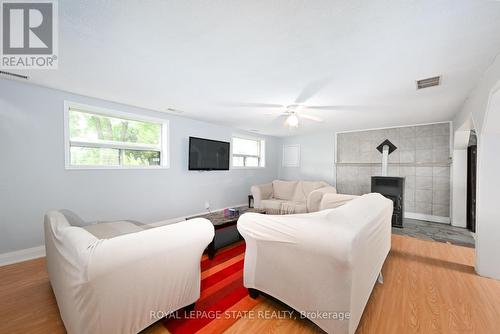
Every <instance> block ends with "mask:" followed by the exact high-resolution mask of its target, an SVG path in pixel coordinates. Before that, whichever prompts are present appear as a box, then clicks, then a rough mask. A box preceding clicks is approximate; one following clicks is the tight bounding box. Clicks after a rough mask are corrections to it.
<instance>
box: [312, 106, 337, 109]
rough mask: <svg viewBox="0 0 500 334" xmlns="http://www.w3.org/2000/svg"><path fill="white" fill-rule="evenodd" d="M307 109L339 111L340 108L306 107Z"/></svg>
mask: <svg viewBox="0 0 500 334" xmlns="http://www.w3.org/2000/svg"><path fill="white" fill-rule="evenodd" d="M304 108H306V109H316V110H337V109H339V106H304Z"/></svg>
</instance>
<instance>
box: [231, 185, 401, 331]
mask: <svg viewBox="0 0 500 334" xmlns="http://www.w3.org/2000/svg"><path fill="white" fill-rule="evenodd" d="M392 210H393V203H392V201H390V200H389V199H387V198H385V197H383V196H382V195H380V194H375V193H373V194H367V195H363V196H360V197H358V198H355V199H353V200H351V201H349V202H348V203H346V204H344V205H342V206H340V207H338V208H335V209H327V210H324V211H319V212H314V213H307V214H297V215H287V216H272V215H262V214H256V213H246V214H244V215H242V216H241V217H240V219H239V220H238V231H239V232H240V234H241V235H242V236H243V238H245V241H246V252H245V266H244V285H245V287H247V288H249V289H255V290H250V293H251V296H255V295H256V294H257V293H258V291H261V292H264V293H266V294H268V295H271V296H273V297H275V298H277V299H279V300H281V301H282V302H284V303H286V304H288V305H289V306H291V307H293V308H294V309H295V310H297V311H299V312H310V313H304V316H306V317H308V318H309V319H310V320H311V321H313V322H314V323H316V324H317V325H318V326H319V327H320V328H322V329H323V330H325V331H326V332H328V333H335V334H343V333H349V334H352V333H354V332H355V331H356V328H357V326H358V323H359V320H360V319H361V315H362V314H363V310H364V307H365V305H366V303H367V301H368V298H369V297H370V293H371V291H372V289H373V286H374V284H375V282H376V280H377V277H378V274H379V273H380V272H381V269H382V265H383V263H384V261H385V258H386V256H387V254H388V253H389V250H390V248H391V217H392ZM316 312H318V313H316ZM323 312H324V313H323ZM348 315H349V319H346V318H347V316H348ZM342 317H343V318H344V320H340V318H342Z"/></svg>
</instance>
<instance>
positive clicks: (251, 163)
mask: <svg viewBox="0 0 500 334" xmlns="http://www.w3.org/2000/svg"><path fill="white" fill-rule="evenodd" d="M264 166H265V142H264V140H260V139H248V138H238V137H233V167H264Z"/></svg>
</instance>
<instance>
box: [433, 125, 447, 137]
mask: <svg viewBox="0 0 500 334" xmlns="http://www.w3.org/2000/svg"><path fill="white" fill-rule="evenodd" d="M432 130H433V131H432V133H433V135H434V136H448V137H449V136H450V123H441V124H434V125H433V128H432Z"/></svg>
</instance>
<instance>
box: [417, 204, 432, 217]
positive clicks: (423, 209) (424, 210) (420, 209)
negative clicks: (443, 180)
mask: <svg viewBox="0 0 500 334" xmlns="http://www.w3.org/2000/svg"><path fill="white" fill-rule="evenodd" d="M415 212H416V213H421V214H424V215H431V214H432V204H431V203H421V202H415Z"/></svg>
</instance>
